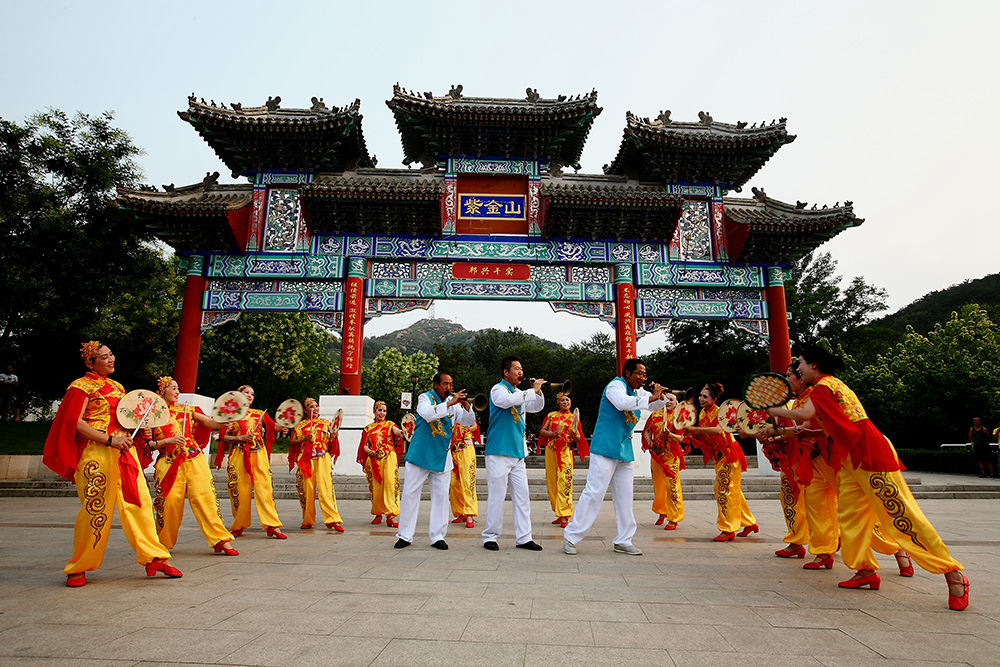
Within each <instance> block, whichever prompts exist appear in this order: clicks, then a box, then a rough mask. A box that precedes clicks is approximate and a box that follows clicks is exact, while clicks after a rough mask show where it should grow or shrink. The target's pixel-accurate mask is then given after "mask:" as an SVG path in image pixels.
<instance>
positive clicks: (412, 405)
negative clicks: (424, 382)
mask: <svg viewBox="0 0 1000 667" xmlns="http://www.w3.org/2000/svg"><path fill="white" fill-rule="evenodd" d="M419 381H420V376H419V375H416V374H414V375H411V376H410V382H412V383H413V398H412V399H410V410H411V411H416V409H417V382H419Z"/></svg>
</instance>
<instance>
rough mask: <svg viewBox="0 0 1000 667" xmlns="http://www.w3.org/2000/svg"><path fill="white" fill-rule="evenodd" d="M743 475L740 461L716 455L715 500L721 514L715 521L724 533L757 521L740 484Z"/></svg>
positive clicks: (733, 531)
mask: <svg viewBox="0 0 1000 667" xmlns="http://www.w3.org/2000/svg"><path fill="white" fill-rule="evenodd" d="M734 446H736V445H734ZM742 477H743V471H742V470H741V468H740V464H739V463H727V462H726V457H725V456H722V455H720V456H717V457H716V459H715V502H716V504H718V506H719V516H718V518H717V519H716V522H715V523H716V525H717V526H718V527H719V530H720V531H721V532H723V533H735V532H736V531H737V530H739V529H740V527H741V526H752V525H754V524H755V523H757V519H756V518H755V517H754V515H753V512H751V511H750V507H749V505H747V499H746V497H745V496H744V495H743V489H742V487H741V486H740V481H741V479H742Z"/></svg>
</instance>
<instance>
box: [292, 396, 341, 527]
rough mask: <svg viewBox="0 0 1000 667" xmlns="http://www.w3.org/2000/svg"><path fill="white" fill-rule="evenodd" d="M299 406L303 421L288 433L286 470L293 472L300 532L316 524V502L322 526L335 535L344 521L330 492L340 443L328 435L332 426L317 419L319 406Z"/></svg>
mask: <svg viewBox="0 0 1000 667" xmlns="http://www.w3.org/2000/svg"><path fill="white" fill-rule="evenodd" d="M302 406H303V407H304V408H305V410H306V416H307V418H306V419H305V420H303V421H302V422H300V423H299V425H298V426H296V427H295V429H294V430H293V431H292V435H291V438H290V446H289V448H288V470H289V471H291V469H292V468H293V467H295V466H298V470H297V471H296V472H295V489H296V491H298V494H299V505H301V506H302V526H301V528H302V530H308V529H309V528H312V527H313V524H314V523H316V499H317V498H318V499H319V509H320V511H321V512H322V513H323V523H324V524H326V527H327V528H332V529H333V530H335V531H337V532H338V533H342V532H344V520H343V519H341V518H340V512H339V511H337V494H336V492H335V491H334V489H333V465H334V464H335V463H336V462H337V458H339V457H340V439H339V438H338V437H337V436H336V435H333V434H332V433H331V430H332V428H333V425H332V424H331V423H330V420H328V419H320V417H319V403H317V402H316V399H314V398H306V400H305V401H304V402H303V404H302Z"/></svg>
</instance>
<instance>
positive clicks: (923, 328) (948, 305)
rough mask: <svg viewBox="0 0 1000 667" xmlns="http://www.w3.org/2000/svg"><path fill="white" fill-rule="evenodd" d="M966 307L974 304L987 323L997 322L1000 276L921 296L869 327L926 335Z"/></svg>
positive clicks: (999, 312)
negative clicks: (988, 318) (984, 314)
mask: <svg viewBox="0 0 1000 667" xmlns="http://www.w3.org/2000/svg"><path fill="white" fill-rule="evenodd" d="M969 303H978V304H979V305H980V306H982V307H983V308H984V309H985V310H986V312H988V313H989V315H990V319H992V320H993V321H994V322H1000V273H994V274H992V275H988V276H986V277H984V278H979V279H978V280H966V281H965V282H962V283H959V284H958V285H952V286H951V287H949V288H947V289H943V290H938V291H935V292H930V293H928V294H925V295H924V296H922V297H920V298H919V299H917V300H916V301H914V302H913V303H911V304H910V305H908V306H906V307H905V308H901V309H900V310H898V311H896V312H895V313H893V314H891V315H886V316H885V317H883V318H882V319H880V320H876V321H875V322H872V325H873V326H876V327H883V328H886V329H893V330H895V331H899V332H904V331H906V327H907V326H912V327H913V329H914V330H915V331H916V332H917V333H920V334H927V333H928V332H929V331H930V330H931V329H933V328H934V325H935V324H936V323H937V322H943V321H945V320H947V319H948V317H949V316H950V315H951V313H952V312H953V311H957V310H958V309H959V308H961V307H962V306H964V305H966V304H969Z"/></svg>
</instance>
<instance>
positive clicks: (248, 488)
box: [216, 384, 288, 540]
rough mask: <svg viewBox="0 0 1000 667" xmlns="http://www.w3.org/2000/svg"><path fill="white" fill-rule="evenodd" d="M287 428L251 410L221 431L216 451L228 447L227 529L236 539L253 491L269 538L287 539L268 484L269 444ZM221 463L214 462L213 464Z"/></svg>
mask: <svg viewBox="0 0 1000 667" xmlns="http://www.w3.org/2000/svg"><path fill="white" fill-rule="evenodd" d="M239 391H240V393H242V394H243V395H244V396H246V398H247V401H248V402H249V403H250V405H253V387H251V386H250V385H248V384H245V385H243V386H242V387H240V389H239ZM287 430H288V429H287V428H285V427H283V426H279V425H277V424H275V423H274V420H273V419H271V417H270V416H269V415H268V414H267V413H266V412H264V411H263V410H254V409H253V408H250V409H249V410H248V411H247V415H246V417H244V418H243V419H240V420H238V421H235V422H232V423H229V424H226V425H225V427H224V428H223V429H222V430H221V437H220V438H219V449H220V451H221V450H222V449H223V443H224V444H225V445H229V446H230V447H231V449H230V450H229V465H228V466H227V470H228V473H229V501H230V503H232V507H233V523H232V525H231V526H230V527H229V530H230V531H232V533H233V535H234V536H236V537H239V536H240V535H242V534H243V531H244V530H246V529H247V528H249V527H250V494H251V492H253V499H254V503H255V504H256V506H257V519H258V520H260V525H261V527H262V528H263V529H264V530H265V531H267V536H268V537H274V538H276V539H279V540H284V539H287V537H288V536H287V535H285V534H284V533H282V532H281V519H279V518H278V510H277V509H275V507H274V488H273V486H272V483H271V460H270V459H271V445H273V444H274V434H275V433H276V432H277V433H284V432H285V431H287ZM219 462H220V460H219V459H218V458H217V459H216V465H218V464H219Z"/></svg>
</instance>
